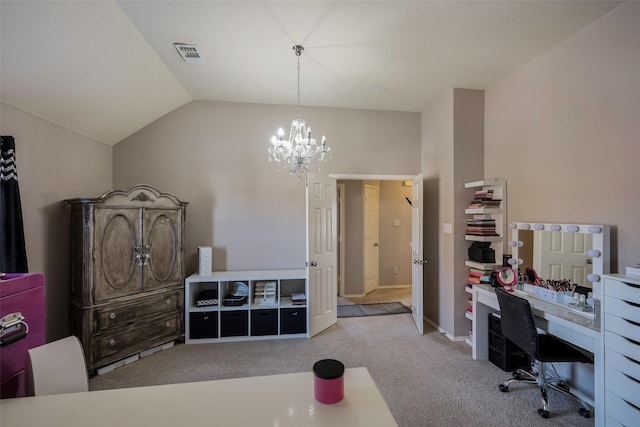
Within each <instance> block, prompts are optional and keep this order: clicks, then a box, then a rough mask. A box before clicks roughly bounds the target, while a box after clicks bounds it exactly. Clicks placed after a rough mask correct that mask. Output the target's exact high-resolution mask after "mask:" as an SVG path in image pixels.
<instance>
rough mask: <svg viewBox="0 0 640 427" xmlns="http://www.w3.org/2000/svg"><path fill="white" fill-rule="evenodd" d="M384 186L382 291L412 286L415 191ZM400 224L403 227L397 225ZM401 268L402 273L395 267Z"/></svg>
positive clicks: (386, 183)
mask: <svg viewBox="0 0 640 427" xmlns="http://www.w3.org/2000/svg"><path fill="white" fill-rule="evenodd" d="M379 182H380V217H379V224H380V287H384V286H399V285H410V284H411V268H412V264H411V246H410V245H409V243H411V205H409V203H407V200H406V199H405V197H408V198H409V200H411V187H405V186H403V185H402V181H384V180H382V181H379ZM394 220H398V223H399V225H397V226H396V225H394ZM394 266H397V267H398V273H397V274H396V273H394V272H393V267H394Z"/></svg>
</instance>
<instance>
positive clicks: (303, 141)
mask: <svg viewBox="0 0 640 427" xmlns="http://www.w3.org/2000/svg"><path fill="white" fill-rule="evenodd" d="M293 50H294V51H295V53H296V56H297V63H298V64H297V65H298V87H297V89H298V98H297V100H298V112H297V118H296V119H295V120H293V121H292V122H291V130H290V131H289V139H284V130H283V129H282V128H280V129H278V133H277V135H274V136H272V137H271V147H269V150H268V151H269V161H275V162H276V163H277V165H278V171H279V170H280V168H281V167H282V168H284V169H286V170H287V171H288V172H289V173H290V174H291V175H296V176H297V177H298V179H302V178H304V177H305V176H306V174H308V173H309V167H310V166H311V164H315V163H318V162H322V161H325V160H328V159H329V158H330V156H331V148H329V146H328V145H327V139H326V138H325V137H324V136H323V137H322V142H321V144H320V145H318V144H317V141H316V139H315V138H312V137H311V127H307V126H306V123H305V121H304V120H302V119H301V118H300V55H301V54H302V51H303V50H304V47H302V46H300V45H295V46H293ZM317 169H318V170H320V167H319V166H317Z"/></svg>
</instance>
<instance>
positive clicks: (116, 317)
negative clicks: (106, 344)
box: [94, 290, 182, 333]
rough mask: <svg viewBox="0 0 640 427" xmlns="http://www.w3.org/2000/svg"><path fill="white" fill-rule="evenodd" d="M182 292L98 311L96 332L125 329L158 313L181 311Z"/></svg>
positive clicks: (139, 299)
mask: <svg viewBox="0 0 640 427" xmlns="http://www.w3.org/2000/svg"><path fill="white" fill-rule="evenodd" d="M181 302H182V292H181V291H180V290H176V291H173V292H165V293H162V294H157V295H153V296H150V297H144V298H138V299H136V300H135V301H131V302H130V303H127V304H119V305H112V306H108V307H104V308H100V309H97V310H96V313H95V322H96V324H95V330H94V332H96V333H98V332H101V331H104V330H107V329H112V328H120V329H122V328H124V327H126V326H128V325H132V324H134V323H135V322H137V321H138V320H139V319H141V318H143V317H146V316H150V315H153V314H156V313H168V312H171V311H175V310H179V309H180V304H181Z"/></svg>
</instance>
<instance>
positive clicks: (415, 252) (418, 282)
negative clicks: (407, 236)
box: [411, 175, 424, 335]
mask: <svg viewBox="0 0 640 427" xmlns="http://www.w3.org/2000/svg"><path fill="white" fill-rule="evenodd" d="M411 193H412V197H411V212H412V220H411V257H412V261H411V262H412V265H413V268H412V270H411V271H412V273H411V314H412V315H413V321H414V322H415V324H416V328H418V332H419V333H420V334H421V335H422V334H424V318H423V312H424V311H423V301H422V298H423V297H422V294H423V277H424V276H423V269H424V255H423V238H422V228H423V218H424V217H423V212H422V210H423V206H422V205H423V201H422V197H423V191H422V175H418V176H416V177H414V178H413V180H412V183H411Z"/></svg>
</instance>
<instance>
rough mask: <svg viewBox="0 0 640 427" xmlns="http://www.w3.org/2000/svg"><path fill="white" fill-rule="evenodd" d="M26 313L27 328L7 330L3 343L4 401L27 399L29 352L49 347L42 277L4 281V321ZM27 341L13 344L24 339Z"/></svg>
mask: <svg viewBox="0 0 640 427" xmlns="http://www.w3.org/2000/svg"><path fill="white" fill-rule="evenodd" d="M12 313H22V316H23V317H24V320H23V322H24V323H23V324H18V323H16V325H15V326H10V327H9V328H8V329H3V330H2V333H1V336H0V340H1V341H2V343H3V345H2V347H0V380H1V391H0V397H2V398H3V399H4V398H10V397H21V396H24V395H25V372H24V367H25V359H26V355H27V350H29V349H30V348H33V347H38V346H40V345H43V344H44V343H45V293H44V277H43V275H42V274H40V273H16V274H11V273H10V274H7V275H5V276H4V278H2V280H0V318H5V316H9V315H11V314H12ZM25 324H26V325H28V332H27V333H26V335H24V338H21V339H18V340H16V341H13V339H15V338H17V337H19V336H20V335H22V334H23V333H24V332H25V331H26V330H27V326H26V325H25Z"/></svg>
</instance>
